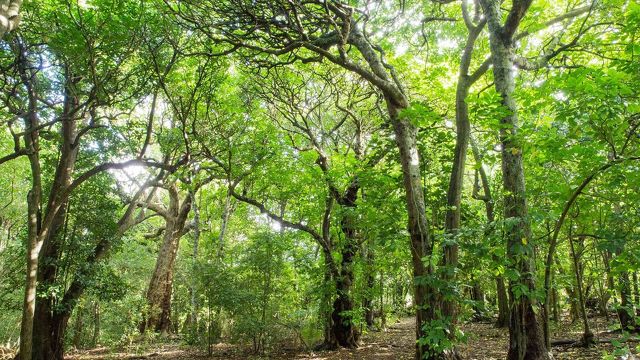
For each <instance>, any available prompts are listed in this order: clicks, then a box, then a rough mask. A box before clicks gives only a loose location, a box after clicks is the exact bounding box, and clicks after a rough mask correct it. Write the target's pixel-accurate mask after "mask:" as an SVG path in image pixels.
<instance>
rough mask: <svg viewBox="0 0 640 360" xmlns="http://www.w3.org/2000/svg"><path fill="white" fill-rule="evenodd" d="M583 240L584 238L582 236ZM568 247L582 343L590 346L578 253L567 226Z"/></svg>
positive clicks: (590, 340) (589, 330) (591, 334)
mask: <svg viewBox="0 0 640 360" xmlns="http://www.w3.org/2000/svg"><path fill="white" fill-rule="evenodd" d="M582 241H584V238H582ZM569 249H570V250H571V258H572V259H573V271H574V273H575V280H576V290H577V291H578V307H579V309H580V315H581V317H582V324H583V326H584V332H583V334H582V344H583V345H584V346H591V345H593V344H594V343H595V339H594V337H593V332H591V329H590V328H589V319H588V318H587V309H586V307H585V304H584V292H583V291H582V266H581V265H580V258H579V255H578V254H577V253H576V250H575V246H574V244H573V236H572V228H571V227H570V228H569Z"/></svg>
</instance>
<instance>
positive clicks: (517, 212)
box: [481, 0, 550, 360]
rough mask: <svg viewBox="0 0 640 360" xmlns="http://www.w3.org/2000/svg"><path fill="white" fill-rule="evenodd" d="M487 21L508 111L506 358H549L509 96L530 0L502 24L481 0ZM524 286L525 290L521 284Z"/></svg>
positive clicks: (494, 1)
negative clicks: (511, 274) (512, 276)
mask: <svg viewBox="0 0 640 360" xmlns="http://www.w3.org/2000/svg"><path fill="white" fill-rule="evenodd" d="M481 4H482V7H483V9H484V13H485V16H486V17H487V24H488V27H489V43H490V49H491V57H492V61H493V77H494V84H495V88H496V91H497V92H498V94H500V97H501V99H502V105H503V106H504V107H505V108H506V109H507V110H508V111H509V114H508V115H506V116H504V117H503V118H502V119H501V120H500V122H501V125H502V126H501V130H500V140H501V143H502V180H503V186H504V192H505V196H504V219H505V221H506V222H507V225H506V229H505V234H506V237H507V258H508V259H509V261H510V266H511V267H512V269H513V270H514V271H515V272H516V273H517V274H519V278H518V279H516V280H513V281H510V283H509V297H510V298H509V302H510V308H511V317H510V323H509V352H508V355H507V358H508V359H510V360H521V359H532V360H534V359H550V355H549V352H548V350H547V349H546V346H545V341H544V336H543V331H542V327H541V324H540V321H539V319H538V316H537V314H536V311H535V307H536V306H537V304H536V301H535V299H534V298H533V296H532V295H533V294H534V292H535V282H534V273H535V263H534V251H533V250H534V249H533V244H532V243H531V242H532V237H531V228H530V224H529V219H528V213H527V202H526V189H525V178H524V166H523V163H522V144H521V143H520V142H519V140H518V139H517V131H518V108H517V105H516V102H515V98H514V96H513V93H514V88H515V81H514V73H513V67H514V63H513V55H514V54H513V35H514V34H515V32H516V30H517V28H518V25H519V23H520V20H521V19H522V17H524V14H525V13H526V11H527V10H528V8H529V6H530V5H531V0H516V1H514V2H513V5H512V8H511V11H510V12H509V14H508V15H507V18H506V20H505V24H504V25H502V18H503V16H502V10H501V8H500V4H501V2H500V1H498V0H481ZM523 289H524V290H523Z"/></svg>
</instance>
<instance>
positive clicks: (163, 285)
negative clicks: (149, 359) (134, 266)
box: [140, 185, 191, 334]
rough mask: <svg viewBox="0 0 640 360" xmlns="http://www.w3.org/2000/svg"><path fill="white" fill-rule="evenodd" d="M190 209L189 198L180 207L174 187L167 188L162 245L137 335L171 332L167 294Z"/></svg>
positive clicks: (169, 298) (169, 290)
mask: <svg viewBox="0 0 640 360" xmlns="http://www.w3.org/2000/svg"><path fill="white" fill-rule="evenodd" d="M190 210H191V197H190V196H187V197H186V198H185V200H184V201H183V202H182V204H180V197H179V194H178V189H177V187H176V186H175V185H173V186H171V187H170V188H169V208H168V209H167V210H166V212H165V214H164V217H165V230H164V234H163V239H162V245H161V247H160V251H159V253H158V259H157V261H156V267H155V270H154V272H153V276H152V277H151V281H150V282H149V288H148V290H147V295H146V299H147V305H148V309H147V312H146V315H145V319H144V321H143V323H142V324H141V326H140V330H141V332H144V331H145V330H147V329H151V330H152V331H156V332H160V333H163V334H166V333H169V332H171V294H172V289H173V275H174V268H175V261H176V256H177V255H178V248H179V245H180V238H181V237H182V235H183V234H184V233H183V232H184V229H185V223H186V221H187V217H188V215H189V211H190Z"/></svg>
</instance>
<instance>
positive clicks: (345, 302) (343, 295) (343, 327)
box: [331, 225, 360, 348]
mask: <svg viewBox="0 0 640 360" xmlns="http://www.w3.org/2000/svg"><path fill="white" fill-rule="evenodd" d="M344 227H345V225H343V230H344ZM349 230H350V231H352V230H353V228H350V229H349ZM345 235H347V239H348V240H347V244H345V246H344V249H343V250H342V262H341V267H340V274H338V276H337V277H336V293H337V297H336V299H335V300H334V302H333V308H332V309H331V322H332V332H333V337H334V338H335V339H336V341H337V343H338V345H340V346H342V347H347V348H353V347H357V346H358V340H359V338H360V333H359V331H358V329H357V327H356V326H355V324H354V322H353V310H354V307H355V306H354V303H353V300H352V298H351V286H352V284H353V260H354V259H353V258H354V256H355V253H356V245H355V243H354V242H353V240H355V239H353V238H352V236H354V234H352V233H346V232H345ZM350 236H351V237H350Z"/></svg>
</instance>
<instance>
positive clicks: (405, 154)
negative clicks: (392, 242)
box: [388, 103, 437, 359]
mask: <svg viewBox="0 0 640 360" xmlns="http://www.w3.org/2000/svg"><path fill="white" fill-rule="evenodd" d="M388 107H389V113H390V115H391V119H392V124H393V129H394V133H395V136H396V144H397V146H398V150H399V152H400V162H401V165H402V177H403V184H404V188H405V192H406V199H407V213H408V219H409V224H408V228H409V236H410V240H411V259H412V265H413V278H414V284H413V285H414V289H413V290H414V295H413V298H414V303H415V307H416V340H420V339H421V338H424V337H425V336H426V332H425V329H424V327H425V325H426V324H428V323H429V322H430V321H431V320H433V319H435V316H436V314H435V309H436V305H437V304H436V302H437V299H436V298H435V297H436V296H435V293H434V291H433V289H431V287H430V286H429V285H428V284H429V281H428V279H425V277H430V276H433V269H431V267H430V266H425V264H424V262H423V260H422V259H423V258H425V257H427V258H428V257H430V256H431V254H432V250H433V248H432V244H431V238H430V235H429V223H428V221H427V217H426V213H425V204H424V194H423V192H422V183H421V173H420V156H419V154H418V144H417V129H416V127H415V126H414V125H413V124H411V123H410V121H409V120H408V119H400V118H399V117H398V111H399V109H398V108H396V107H395V106H393V105H392V104H391V103H389V104H388ZM430 355H431V356H433V354H431V351H430V349H429V347H428V345H427V344H425V342H424V341H416V359H423V358H425V357H427V356H430Z"/></svg>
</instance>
